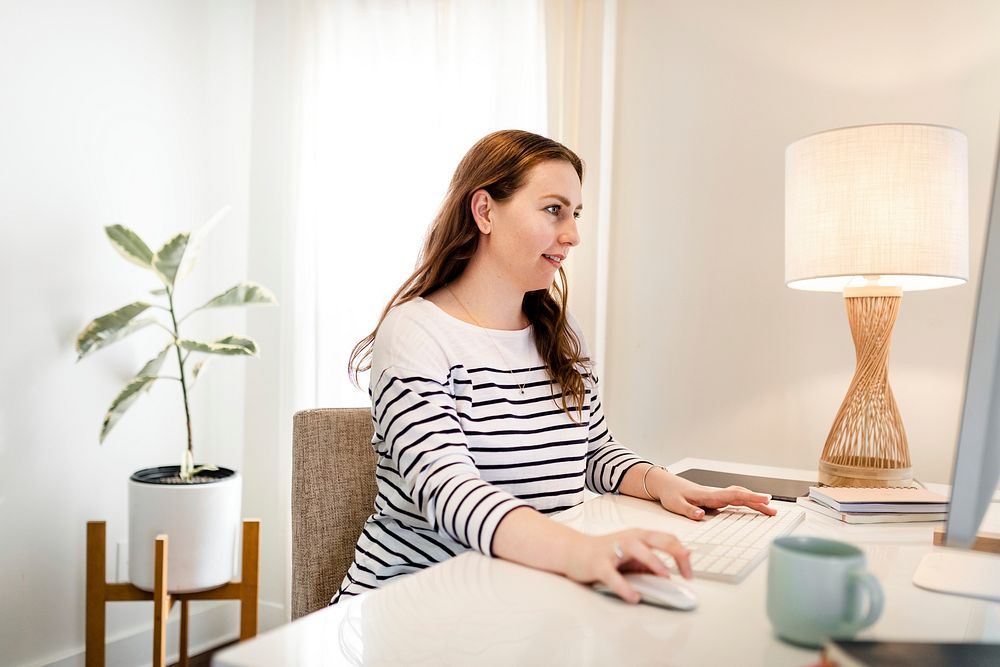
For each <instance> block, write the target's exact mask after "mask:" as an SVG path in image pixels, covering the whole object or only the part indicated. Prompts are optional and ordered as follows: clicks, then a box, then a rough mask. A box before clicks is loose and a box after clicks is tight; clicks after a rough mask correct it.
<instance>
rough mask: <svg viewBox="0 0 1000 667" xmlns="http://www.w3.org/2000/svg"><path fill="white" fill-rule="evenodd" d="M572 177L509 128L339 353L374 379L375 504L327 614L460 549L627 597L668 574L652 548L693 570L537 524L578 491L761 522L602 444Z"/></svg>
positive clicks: (452, 190)
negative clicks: (641, 580) (572, 255)
mask: <svg viewBox="0 0 1000 667" xmlns="http://www.w3.org/2000/svg"><path fill="white" fill-rule="evenodd" d="M582 179H583V164H582V163H581V161H580V158H578V157H577V156H576V155H575V154H574V153H573V152H572V151H570V150H569V149H568V148H566V147H565V146H563V145H562V144H559V143H557V142H555V141H552V140H550V139H546V138H544V137H541V136H538V135H535V134H531V133H529V132H522V131H515V130H507V131H501V132H495V133H493V134H490V135H488V136H486V137H485V138H483V139H481V140H480V141H479V142H478V143H477V144H476V145H475V146H473V147H472V148H471V149H470V150H469V152H468V153H467V154H466V155H465V157H464V158H463V159H462V161H461V163H460V164H459V165H458V168H457V169H456V171H455V175H454V177H453V178H452V181H451V185H450V187H449V190H448V194H447V197H446V198H445V201H444V204H443V205H442V207H441V210H440V212H439V213H438V215H437V217H436V218H435V220H434V221H433V223H432V225H431V227H430V230H429V233H428V235H427V239H426V241H425V244H424V249H423V253H422V255H421V259H420V262H419V266H418V267H417V270H416V271H414V273H413V275H412V276H410V278H409V279H408V280H407V281H406V282H405V283H404V284H403V286H402V287H401V288H400V289H399V290H398V291H397V292H396V294H395V296H393V298H392V299H391V300H390V302H389V304H388V305H387V306H386V308H385V311H383V313H382V317H381V319H380V320H379V323H378V326H376V328H375V330H374V331H373V332H372V333H371V334H370V335H369V336H368V337H367V338H365V339H364V340H362V341H361V342H359V343H358V345H357V346H356V347H355V348H354V351H353V353H352V355H351V366H350V367H351V372H352V374H353V373H356V372H357V371H361V370H367V369H368V368H369V367H370V369H371V371H372V372H371V381H370V391H369V393H370V394H371V398H372V416H373V421H374V424H375V436H374V438H373V441H372V445H373V446H374V447H375V450H376V452H377V454H378V457H379V460H378V467H377V469H376V476H377V478H378V489H379V492H378V496H377V498H376V501H375V513H374V514H373V515H372V516H371V517H369V519H368V521H367V522H366V523H365V526H364V530H363V531H362V534H361V537H360V538H359V540H358V546H357V550H356V552H355V561H354V563H353V564H352V565H351V567H350V569H349V571H348V573H347V576H346V578H345V579H344V582H343V584H341V588H340V590H339V591H338V592H337V595H335V596H334V598H333V602H337V601H338V600H339V599H341V598H342V597H344V596H349V595H355V594H357V593H360V592H362V591H364V590H368V589H372V588H376V587H378V586H379V585H381V584H382V583H384V582H385V581H386V580H388V579H391V578H392V577H395V576H398V575H400V574H405V573H408V572H414V571H417V570H420V569H422V568H425V567H428V566H430V565H432V564H434V563H437V562H440V561H442V560H444V559H446V558H449V557H451V556H454V555H456V554H458V553H460V552H462V551H465V550H467V549H475V550H477V551H480V552H482V553H484V554H487V555H490V556H496V557H499V558H505V559H507V560H511V561H515V562H517V563H522V564H524V565H528V566H530V567H534V568H538V569H542V570H548V571H550V572H556V573H559V574H562V575H565V576H566V577H569V578H570V579H572V580H574V581H578V582H581V583H592V582H602V583H603V584H605V585H606V586H607V587H608V588H610V589H611V590H612V591H614V592H615V593H616V594H618V595H619V596H620V597H621V598H622V599H624V600H626V601H629V602H633V603H634V602H638V600H639V594H638V593H637V592H636V591H635V590H634V589H633V588H632V587H631V586H630V585H629V584H628V582H627V581H626V580H625V579H624V578H623V577H622V574H621V573H622V572H624V571H631V570H637V571H644V572H652V573H655V574H658V575H662V576H669V575H668V570H667V569H666V567H665V566H664V564H663V562H661V560H660V559H659V558H658V557H657V555H656V554H655V553H654V550H659V551H661V552H665V553H667V554H669V555H670V556H672V557H673V559H674V561H675V562H676V563H677V567H678V570H679V571H680V573H681V574H682V575H683V576H685V577H690V576H691V567H690V563H689V558H688V552H687V550H686V549H685V548H684V547H683V546H682V545H681V543H680V542H679V541H678V540H677V539H676V538H675V537H674V536H672V535H670V534H667V533H661V532H656V531H648V530H638V529H632V530H624V531H620V532H617V533H613V534H610V535H603V536H592V535H585V534H583V533H580V532H578V531H576V530H574V529H572V528H569V527H567V526H564V525H562V524H560V523H558V522H556V521H554V520H552V519H550V518H548V517H547V516H546V515H547V514H551V513H553V512H557V511H560V510H563V509H566V508H568V507H572V506H574V505H577V504H579V503H580V502H582V501H583V489H584V487H585V486H586V487H587V488H589V489H591V490H592V491H594V492H597V493H624V494H627V495H630V496H635V497H637V498H647V499H650V500H655V501H658V502H659V503H660V504H661V505H662V506H663V507H664V508H666V509H667V510H670V511H672V512H676V513H678V514H681V515H684V516H687V517H689V518H691V519H694V520H699V519H701V518H702V517H703V516H704V510H703V509H701V508H702V507H710V508H715V507H723V506H726V505H745V506H747V507H750V508H753V509H756V510H758V511H760V512H764V513H766V514H772V515H773V514H775V510H774V509H772V508H771V507H769V506H768V501H769V497H768V496H766V495H761V494H755V493H751V492H749V491H747V490H746V489H742V488H739V487H730V488H728V489H723V490H718V489H708V488H705V487H701V486H699V485H697V484H694V483H691V482H688V481H687V480H684V479H681V478H679V477H676V476H675V475H672V474H670V473H669V472H667V471H666V470H665V469H664V468H661V467H658V466H654V465H653V464H651V463H649V462H648V461H645V460H643V459H642V458H640V457H639V456H637V455H636V454H634V453H632V452H631V451H629V450H628V449H627V448H625V447H623V446H622V445H620V444H618V443H617V442H615V440H614V439H613V438H612V437H611V435H610V433H609V432H608V427H607V424H606V422H605V420H604V415H603V412H602V407H601V401H600V395H599V385H598V380H597V378H596V377H595V376H594V375H593V374H592V373H591V370H590V368H591V364H590V359H589V358H588V357H587V356H586V349H585V347H584V343H583V339H582V336H581V335H580V333H579V331H578V330H577V328H576V326H575V324H574V322H573V321H572V320H571V319H570V318H569V316H568V313H567V309H566V303H567V292H566V278H565V274H564V273H563V270H562V266H561V265H562V262H563V261H565V259H566V257H567V255H568V254H569V252H570V249H571V248H573V247H574V246H576V245H577V244H578V243H579V242H580V236H579V232H578V229H577V218H578V217H579V215H580V211H581V209H582V205H581V183H582ZM557 274H558V276H559V281H558V283H557V282H556V281H555V277H556V275H557ZM354 377H356V375H355V376H354Z"/></svg>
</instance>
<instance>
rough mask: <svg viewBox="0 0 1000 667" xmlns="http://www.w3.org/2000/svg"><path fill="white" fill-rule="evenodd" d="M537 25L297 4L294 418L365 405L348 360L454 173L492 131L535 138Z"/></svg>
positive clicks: (472, 0) (395, 8)
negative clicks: (298, 413)
mask: <svg viewBox="0 0 1000 667" xmlns="http://www.w3.org/2000/svg"><path fill="white" fill-rule="evenodd" d="M542 13H543V12H542V5H541V3H540V2H539V0H492V1H483V0H466V1H453V2H448V1H442V0H417V1H413V0H411V1H408V2H406V1H401V0H389V1H386V0H383V1H381V2H370V1H367V2H366V1H362V0H353V1H352V0H333V1H329V2H312V3H307V4H306V5H305V11H304V12H303V14H302V22H301V26H302V28H303V30H302V33H303V34H302V42H301V43H300V44H299V45H298V48H300V49H301V52H300V53H301V55H302V57H301V59H300V62H301V67H302V70H301V74H302V82H303V84H302V90H301V96H300V99H301V105H302V106H301V108H300V109H299V112H298V114H297V116H298V121H299V122H298V127H299V129H300V135H299V141H298V144H299V146H300V150H299V152H298V153H299V154H298V157H297V163H298V164H297V175H296V181H297V184H298V188H299V193H298V198H297V202H298V203H297V206H296V218H295V229H294V230H290V232H291V233H293V234H294V235H295V237H296V239H297V241H296V243H295V244H293V245H292V246H291V247H293V248H294V253H295V256H294V258H292V264H291V265H292V266H293V267H294V268H293V273H294V283H295V293H294V298H295V299H296V302H297V307H296V308H294V309H289V311H288V312H286V315H287V316H288V317H293V318H294V322H291V323H290V325H289V326H288V327H286V328H285V329H284V330H285V331H286V332H289V333H292V334H293V336H294V338H295V339H296V340H295V345H297V346H304V347H305V350H304V351H303V354H301V355H296V356H297V357H298V359H299V361H300V363H299V364H297V366H298V367H296V368H295V369H294V372H295V373H297V374H299V373H300V374H304V375H309V374H312V375H313V377H312V378H307V377H302V378H300V380H301V381H300V382H296V383H295V384H296V386H298V387H302V388H304V389H305V393H306V394H307V395H304V396H300V397H299V398H300V400H302V401H304V402H303V403H302V405H301V407H313V406H323V407H332V406H362V405H367V403H368V397H367V393H366V392H364V391H359V390H358V389H356V388H355V387H354V386H353V385H351V384H350V382H349V380H348V378H347V373H346V368H347V359H348V355H349V353H350V350H351V348H352V346H353V345H354V343H356V342H357V341H358V340H360V339H361V338H362V337H364V336H365V335H367V334H368V332H369V331H370V330H371V329H372V327H373V326H374V324H375V323H376V321H377V319H378V316H379V314H380V312H381V309H382V308H383V306H384V305H385V303H386V301H387V300H388V299H389V298H390V297H391V296H392V294H393V293H394V292H395V290H396V288H398V286H399V285H400V284H401V283H402V282H403V280H405V278H406V277H407V276H408V275H409V274H410V272H411V271H412V269H413V266H414V263H415V261H416V258H417V254H418V251H419V248H420V245H421V242H422V239H423V235H424V232H425V230H426V228H427V225H428V223H429V222H430V220H431V219H432V218H433V217H434V214H435V212H436V210H437V207H438V205H439V204H440V202H441V199H442V198H443V197H444V194H445V191H446V188H447V186H448V182H449V179H450V177H451V173H452V171H453V170H454V168H455V166H456V165H457V164H458V161H459V160H460V159H461V157H462V155H463V154H464V152H465V151H466V150H467V149H468V148H469V147H470V146H471V145H472V144H473V143H474V142H475V141H476V140H477V139H479V138H480V137H482V136H483V135H485V134H487V133H489V132H491V131H493V130H498V129H504V128H520V129H526V130H530V131H534V132H539V133H543V134H544V133H545V132H546V113H547V99H546V97H547V95H546V87H547V85H546V79H547V77H546V59H545V40H544V24H543V16H542ZM310 362H311V363H310ZM361 383H362V386H363V387H367V378H364V377H363V378H361ZM310 389H311V391H310ZM308 394H311V395H308Z"/></svg>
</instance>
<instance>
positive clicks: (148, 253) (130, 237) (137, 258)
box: [104, 225, 153, 269]
mask: <svg viewBox="0 0 1000 667" xmlns="http://www.w3.org/2000/svg"><path fill="white" fill-rule="evenodd" d="M104 233H105V234H107V235H108V238H109V239H111V245H113V246H114V247H115V250H117V251H118V252H119V253H120V254H121V256H122V257H124V258H125V259H127V260H128V261H130V262H132V263H133V264H138V265H139V266H141V267H143V268H146V269H148V268H149V267H150V264H151V262H152V261H153V251H152V250H150V249H149V246H148V245H146V242H145V241H143V240H142V239H141V238H139V235H138V234H136V233H135V232H133V231H132V230H131V229H129V228H128V227H125V226H124V225H109V226H107V227H105V228H104Z"/></svg>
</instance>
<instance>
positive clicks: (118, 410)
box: [101, 375, 156, 442]
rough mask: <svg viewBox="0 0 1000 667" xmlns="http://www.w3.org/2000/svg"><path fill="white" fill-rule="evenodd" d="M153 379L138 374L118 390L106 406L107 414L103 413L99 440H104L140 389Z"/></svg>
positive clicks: (153, 378)
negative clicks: (108, 406) (108, 405)
mask: <svg viewBox="0 0 1000 667" xmlns="http://www.w3.org/2000/svg"><path fill="white" fill-rule="evenodd" d="M154 380H156V378H155V377H149V376H148V375H138V376H136V377H134V378H132V379H131V380H129V382H128V384H127V385H125V388H124V389H122V390H121V391H120V392H118V395H117V396H115V400H113V401H111V407H110V408H108V412H107V414H105V415H104V424H102V425H101V442H104V438H106V437H107V435H108V433H109V432H110V431H111V429H112V428H114V426H115V424H117V423H118V420H119V419H121V416H122V415H123V414H125V411H126V410H128V409H129V407H130V406H131V405H132V403H134V402H135V399H137V398H139V396H140V395H141V393H142V390H143V389H144V388H146V386H147V385H149V384H151V383H152V382H153V381H154Z"/></svg>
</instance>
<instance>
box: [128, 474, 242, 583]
mask: <svg viewBox="0 0 1000 667" xmlns="http://www.w3.org/2000/svg"><path fill="white" fill-rule="evenodd" d="M179 467H180V466H163V467H160V468H147V469H145V470H140V471H138V472H136V473H135V474H134V475H132V477H131V478H130V479H129V482H128V505H129V508H128V509H129V512H128V516H129V531H128V534H129V539H128V553H129V561H128V563H129V566H128V570H129V580H130V581H131V582H132V584H133V585H135V586H137V587H138V588H141V589H143V590H145V591H152V590H153V582H154V576H155V558H156V536H157V535H160V534H165V535H167V537H168V538H169V539H168V541H167V589H168V590H169V592H171V593H192V592H195V591H202V590H206V589H209V588H214V587H216V586H221V585H222V584H225V583H227V582H229V581H231V580H232V579H233V577H234V576H235V574H236V572H235V569H236V568H235V555H236V548H237V543H238V541H239V534H240V532H239V528H240V501H241V497H240V496H241V491H242V486H243V480H242V479H241V478H240V476H239V473H236V472H234V471H232V470H228V469H227V468H220V469H219V471H218V472H215V473H212V474H213V476H217V475H220V474H224V475H227V476H225V477H222V478H221V479H218V480H217V481H212V482H207V483H202V484H157V483H154V482H149V481H141V480H143V479H147V480H148V479H156V478H157V477H158V476H161V477H162V476H164V475H165V474H167V473H168V472H171V471H172V472H173V473H176V472H177V470H178V469H179Z"/></svg>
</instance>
